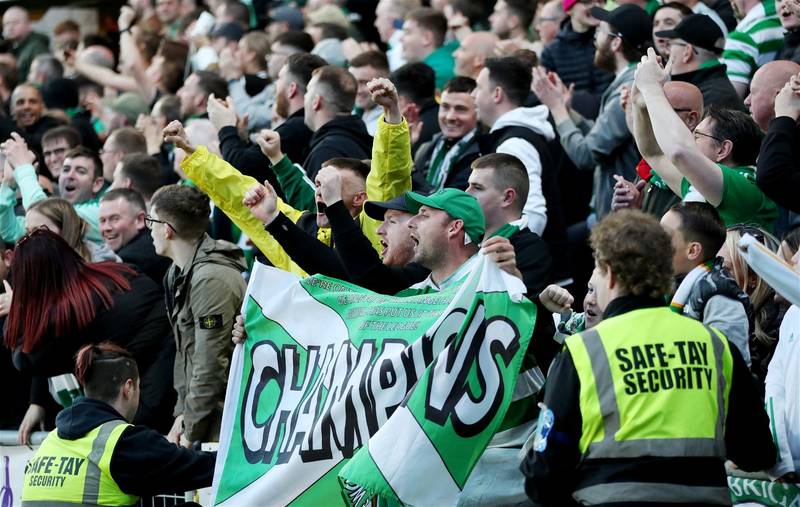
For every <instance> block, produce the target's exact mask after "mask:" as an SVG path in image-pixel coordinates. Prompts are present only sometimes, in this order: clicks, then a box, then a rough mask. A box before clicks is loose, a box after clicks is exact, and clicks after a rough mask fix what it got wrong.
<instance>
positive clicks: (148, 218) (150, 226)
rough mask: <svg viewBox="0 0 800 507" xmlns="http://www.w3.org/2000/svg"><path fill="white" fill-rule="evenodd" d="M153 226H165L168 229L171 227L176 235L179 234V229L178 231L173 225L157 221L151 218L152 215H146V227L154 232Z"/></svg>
mask: <svg viewBox="0 0 800 507" xmlns="http://www.w3.org/2000/svg"><path fill="white" fill-rule="evenodd" d="M153 224H164V225H166V226H167V227H169V228H170V229H172V230H173V231H175V233H176V234H179V233H178V229H176V228H175V226H174V225H172V224H171V223H169V222H165V221H163V220H156V219H155V218H153V217H151V216H150V215H145V217H144V225H145V227H147V228H148V229H151V230H152V229H153Z"/></svg>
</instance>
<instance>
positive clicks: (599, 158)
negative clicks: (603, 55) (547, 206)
mask: <svg viewBox="0 0 800 507" xmlns="http://www.w3.org/2000/svg"><path fill="white" fill-rule="evenodd" d="M635 71H636V69H635V67H632V66H629V67H628V68H626V69H625V70H624V71H623V72H622V73H621V74H619V75H618V76H617V77H616V79H614V81H613V82H612V83H611V84H610V85H609V87H608V89H606V91H605V92H604V93H603V96H602V98H601V99H600V113H599V114H598V115H597V120H595V121H590V120H586V119H584V118H580V119H579V120H578V121H577V122H575V121H573V120H572V119H569V120H565V121H563V122H561V123H560V124H558V125H557V126H556V128H557V129H558V134H559V135H560V136H561V146H563V147H564V151H566V152H567V155H568V156H569V158H570V159H572V161H573V162H574V163H575V166H576V167H577V168H578V169H585V170H590V169H591V170H594V195H593V196H592V207H593V208H594V211H595V213H596V214H597V218H598V219H599V218H603V217H604V216H605V215H606V214H607V213H608V212H609V211H611V198H612V197H613V195H614V184H615V183H616V181H615V180H614V175H615V174H619V175H621V176H623V177H625V179H626V180H628V181H634V180H635V179H636V165H637V164H638V163H639V160H641V156H640V155H639V150H638V149H637V148H636V143H635V142H634V140H633V135H632V134H631V132H630V130H628V125H627V124H626V123H625V111H623V109H622V105H621V104H620V98H619V96H620V89H621V88H622V87H623V86H628V87H630V86H631V84H632V83H633V74H634V72H635Z"/></svg>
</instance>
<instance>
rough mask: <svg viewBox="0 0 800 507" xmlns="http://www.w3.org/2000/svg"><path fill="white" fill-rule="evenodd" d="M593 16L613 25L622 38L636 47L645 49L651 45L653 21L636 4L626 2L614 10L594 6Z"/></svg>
mask: <svg viewBox="0 0 800 507" xmlns="http://www.w3.org/2000/svg"><path fill="white" fill-rule="evenodd" d="M592 17H594V18H595V19H599V20H600V21H605V22H606V23H608V24H609V25H611V26H613V27H614V28H615V29H616V30H617V32H618V33H619V35H620V36H621V37H622V39H623V40H624V41H625V42H627V43H628V44H630V45H631V46H633V47H634V48H636V49H639V50H644V49H645V48H646V47H647V46H649V45H650V40H651V39H652V36H653V35H652V34H653V22H652V21H650V16H648V15H647V12H645V10H644V9H642V8H641V7H639V6H638V5H634V4H625V5H621V6H619V7H617V8H616V9H614V10H613V11H607V10H605V9H603V8H602V7H592Z"/></svg>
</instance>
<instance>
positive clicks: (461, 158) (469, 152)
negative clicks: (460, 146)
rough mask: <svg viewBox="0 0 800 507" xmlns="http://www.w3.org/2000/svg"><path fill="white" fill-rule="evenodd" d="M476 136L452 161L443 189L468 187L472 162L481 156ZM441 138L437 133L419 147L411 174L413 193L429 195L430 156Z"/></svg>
mask: <svg viewBox="0 0 800 507" xmlns="http://www.w3.org/2000/svg"><path fill="white" fill-rule="evenodd" d="M477 136H478V134H477V133H476V135H475V137H473V138H472V142H470V143H469V144H468V145H467V147H466V148H465V149H464V150H463V151H462V152H461V153H459V154H458V158H456V159H454V160H453V161H452V165H451V166H450V171H449V172H448V173H447V177H446V178H445V180H444V186H445V188H457V189H459V190H466V189H467V187H468V186H469V181H468V180H469V175H470V173H471V172H472V162H474V161H475V159H477V158H478V157H480V156H481V150H480V146H478V137H477ZM441 138H442V133H441V132H439V133H437V134H436V135H434V136H433V138H432V139H431V140H430V141H428V142H427V143H424V144H423V145H421V146H420V147H419V150H418V151H417V155H416V156H415V157H414V171H413V172H412V173H411V183H412V185H413V187H414V191H415V192H423V193H425V194H428V193H430V192H431V191H433V190H434V189H433V188H432V187H431V185H430V184H429V183H428V179H427V178H428V170H430V166H431V156H432V155H433V149H434V148H435V147H436V143H438V142H439V139H441Z"/></svg>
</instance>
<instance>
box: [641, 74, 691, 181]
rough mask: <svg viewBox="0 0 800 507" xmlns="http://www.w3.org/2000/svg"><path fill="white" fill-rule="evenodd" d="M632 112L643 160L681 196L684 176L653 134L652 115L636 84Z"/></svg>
mask: <svg viewBox="0 0 800 507" xmlns="http://www.w3.org/2000/svg"><path fill="white" fill-rule="evenodd" d="M628 107H629V108H630V109H631V110H632V114H631V117H632V119H633V139H634V140H635V141H636V147H637V148H638V149H639V153H641V155H642V158H643V159H645V161H646V162H647V163H648V165H650V167H652V168H653V169H654V170H655V171H656V173H658V175H659V176H660V177H661V179H662V180H664V183H666V184H667V186H669V188H670V190H672V191H673V192H674V193H675V194H676V195H678V196H680V195H681V181H682V180H683V174H681V172H680V171H679V170H678V168H677V167H675V165H674V164H673V163H672V161H671V160H670V159H669V158H668V157H667V156H666V155H664V152H663V151H661V147H660V146H659V145H658V141H656V137H655V134H654V133H653V125H652V123H650V115H649V114H648V111H647V105H646V104H645V102H644V98H643V97H642V95H641V93H639V90H638V89H637V88H636V85H635V84H634V85H633V87H632V88H631V104H630V105H629V106H628Z"/></svg>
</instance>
